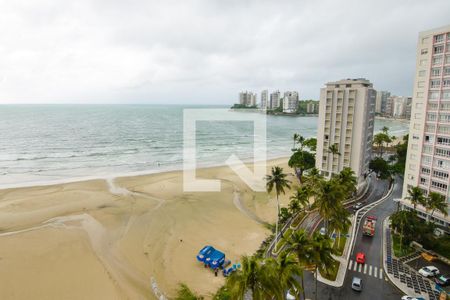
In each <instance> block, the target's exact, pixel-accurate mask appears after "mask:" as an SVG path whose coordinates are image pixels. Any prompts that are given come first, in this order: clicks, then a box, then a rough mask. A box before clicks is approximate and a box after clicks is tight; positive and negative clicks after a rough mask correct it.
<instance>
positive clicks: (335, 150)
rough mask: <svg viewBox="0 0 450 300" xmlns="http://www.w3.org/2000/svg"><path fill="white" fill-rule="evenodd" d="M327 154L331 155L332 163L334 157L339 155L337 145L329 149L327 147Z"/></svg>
mask: <svg viewBox="0 0 450 300" xmlns="http://www.w3.org/2000/svg"><path fill="white" fill-rule="evenodd" d="M328 153H331V158H332V161H334V156H335V155H337V156H340V155H341V153H340V152H339V148H338V146H337V144H333V145H331V146H330V147H328Z"/></svg>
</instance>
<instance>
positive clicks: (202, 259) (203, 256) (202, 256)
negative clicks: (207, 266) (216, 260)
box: [197, 246, 216, 262]
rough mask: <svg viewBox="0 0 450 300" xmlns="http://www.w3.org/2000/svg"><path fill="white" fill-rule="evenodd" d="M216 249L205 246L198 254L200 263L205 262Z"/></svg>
mask: <svg viewBox="0 0 450 300" xmlns="http://www.w3.org/2000/svg"><path fill="white" fill-rule="evenodd" d="M214 251H216V249H214V247H212V246H205V247H203V248H202V250H200V251H199V252H198V254H197V260H198V261H199V262H205V260H206V259H207V258H208V257H209V256H210V255H211V254H212V253H213V252H214Z"/></svg>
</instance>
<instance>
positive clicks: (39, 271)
mask: <svg viewBox="0 0 450 300" xmlns="http://www.w3.org/2000/svg"><path fill="white" fill-rule="evenodd" d="M268 165H269V167H270V166H272V165H280V166H282V167H284V168H285V172H287V173H292V170H291V169H290V168H288V167H287V159H277V160H272V161H270V162H269V164H268ZM197 177H202V178H209V179H221V182H222V191H221V192H220V193H208V192H206V193H184V192H183V190H182V172H179V171H176V172H167V173H159V174H152V175H144V176H136V177H122V178H116V179H115V180H114V181H110V182H107V181H106V180H91V181H84V182H74V183H66V184H59V185H52V186H36V187H26V188H14V189H4V190H0V299H154V298H156V297H155V292H156V293H158V291H159V292H162V293H163V294H164V295H165V296H166V297H171V296H174V292H175V290H176V287H177V285H178V283H180V282H183V283H186V284H187V285H188V286H189V287H190V288H191V289H193V290H195V291H196V292H198V293H200V294H202V295H204V296H205V297H206V298H209V297H210V295H211V294H212V293H213V292H215V291H216V290H217V288H219V287H220V286H221V285H222V284H223V283H224V278H223V277H222V276H219V277H215V276H214V274H213V272H211V271H210V270H206V269H204V268H203V266H202V265H201V264H199V263H198V262H197V261H196V259H195V255H196V254H197V252H198V250H199V249H200V248H201V247H203V246H204V245H206V244H211V245H214V246H215V247H217V248H218V249H220V250H222V251H224V252H225V253H226V255H227V258H228V259H231V260H232V262H237V261H238V260H239V257H240V256H241V255H244V254H252V253H253V252H254V251H256V250H257V249H258V248H259V245H260V244H261V242H262V241H263V240H264V239H265V238H266V236H268V235H269V234H270V232H269V230H267V229H266V228H265V227H264V226H263V225H262V224H261V223H260V222H261V221H264V222H272V223H273V222H274V221H275V217H276V203H275V200H274V199H273V197H272V198H270V197H268V195H267V194H266V193H255V192H253V191H251V190H250V189H249V188H248V187H247V186H246V185H245V184H244V183H243V182H242V181H241V180H240V179H239V177H238V176H237V175H236V174H235V173H234V172H233V171H232V170H231V169H230V168H228V167H214V168H205V169H199V170H197ZM290 180H292V181H295V178H294V177H293V175H291V176H290ZM287 198H288V195H287V196H285V197H283V199H282V201H283V202H284V203H286V202H287V201H288V200H287ZM152 283H153V284H152Z"/></svg>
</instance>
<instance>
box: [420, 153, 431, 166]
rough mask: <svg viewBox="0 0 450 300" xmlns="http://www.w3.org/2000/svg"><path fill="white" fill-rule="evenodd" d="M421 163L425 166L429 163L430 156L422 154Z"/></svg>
mask: <svg viewBox="0 0 450 300" xmlns="http://www.w3.org/2000/svg"><path fill="white" fill-rule="evenodd" d="M422 164H424V165H425V166H429V165H431V156H426V155H422Z"/></svg>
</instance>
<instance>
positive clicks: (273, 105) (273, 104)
mask: <svg viewBox="0 0 450 300" xmlns="http://www.w3.org/2000/svg"><path fill="white" fill-rule="evenodd" d="M280 101H281V93H280V91H275V92H273V93H271V94H270V106H269V107H270V109H272V110H273V109H277V108H279V107H280Z"/></svg>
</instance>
